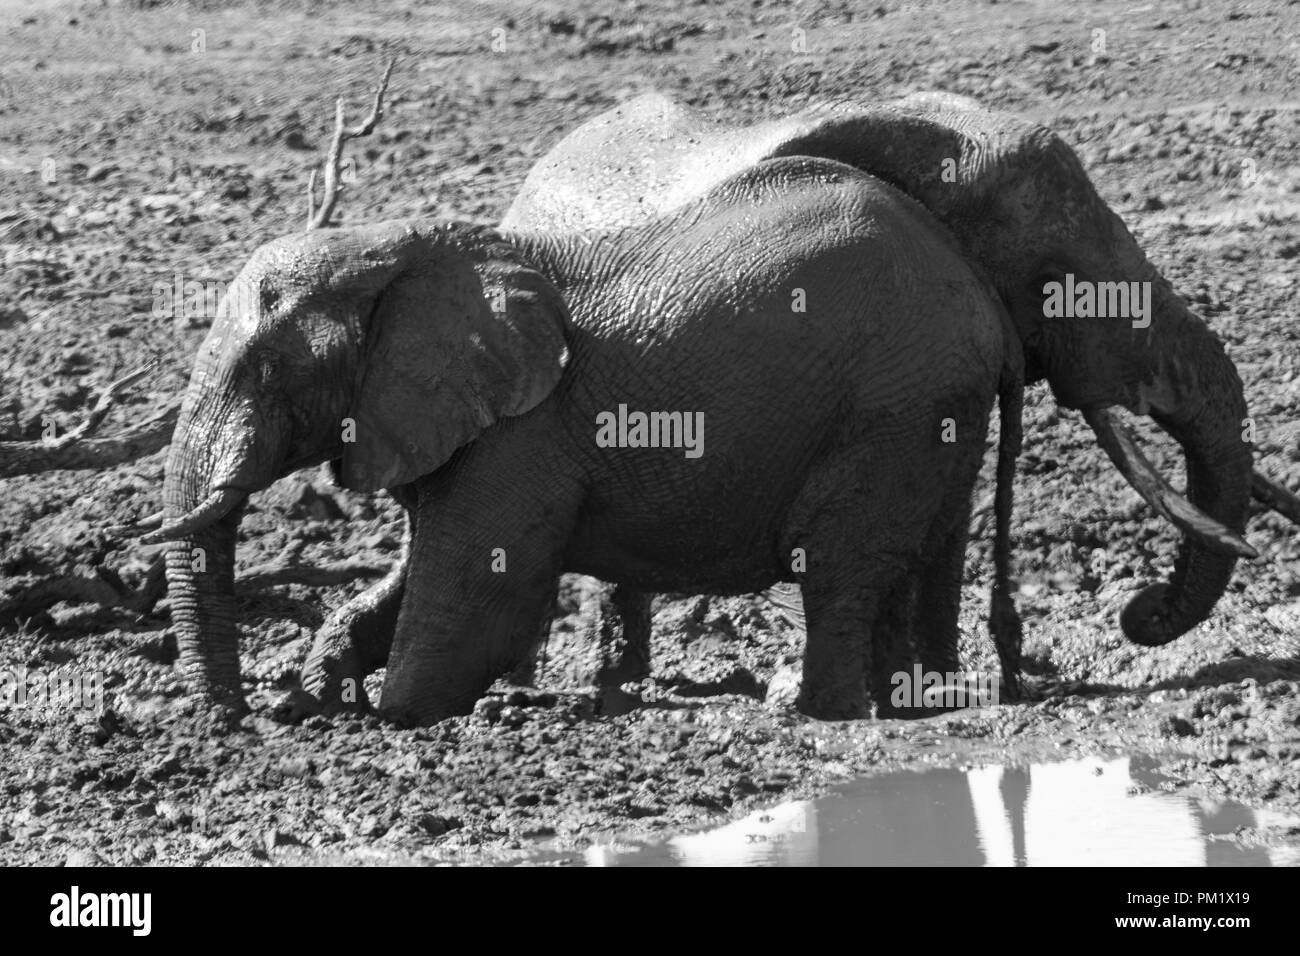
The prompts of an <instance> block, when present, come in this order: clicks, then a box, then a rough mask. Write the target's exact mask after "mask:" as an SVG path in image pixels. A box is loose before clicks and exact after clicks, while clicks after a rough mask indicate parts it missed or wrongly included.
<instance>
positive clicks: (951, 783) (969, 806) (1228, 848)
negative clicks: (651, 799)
mask: <svg viewBox="0 0 1300 956" xmlns="http://www.w3.org/2000/svg"><path fill="white" fill-rule="evenodd" d="M1155 771H1156V764H1155V762H1154V761H1152V760H1150V759H1147V758H1141V757H1133V758H1129V757H1122V758H1119V759H1113V760H1103V759H1088V760H1078V761H1071V762H1068V763H1055V764H1036V765H1034V766H1032V767H984V768H980V769H977V770H966V771H962V770H931V771H924V772H908V773H897V774H890V775H888V776H882V777H869V778H865V779H862V780H859V781H856V782H854V783H851V784H847V785H845V786H842V787H840V788H838V789H837V790H836V791H834V792H832V793H831V794H829V795H828V796H826V797H823V798H821V799H819V800H804V801H798V802H794V803H786V804H782V805H781V806H779V807H775V808H773V809H771V810H766V811H760V812H758V813H753V814H750V815H749V816H748V817H745V818H744V819H742V820H737V821H735V822H734V823H729V824H727V825H726V826H723V827H719V828H718V829H716V830H709V831H706V832H703V833H695V834H687V835H683V836H678V837H674V838H673V839H671V840H669V841H667V842H666V843H658V844H650V845H614V846H596V847H592V848H591V849H589V850H587V851H586V854H585V859H586V862H587V863H588V864H589V865H593V866H696V865H705V866H727V865H742V864H749V865H766V866H845V865H854V866H861V865H873V866H920V865H943V866H1065V865H1068V866H1110V865H1123V866H1135V865H1137V866H1269V865H1274V866H1296V865H1300V852H1298V851H1297V850H1296V849H1295V848H1293V847H1278V848H1270V847H1252V846H1242V845H1241V844H1239V843H1237V842H1234V841H1231V840H1222V839H1215V837H1217V836H1220V835H1231V834H1232V833H1234V832H1235V831H1236V830H1238V829H1239V828H1241V827H1265V826H1279V825H1293V824H1294V823H1296V821H1294V820H1291V819H1289V818H1287V817H1284V816H1282V815H1281V814H1277V813H1273V812H1270V811H1261V810H1251V809H1250V808H1248V807H1244V806H1242V805H1240V804H1237V803H1231V802H1224V803H1216V802H1209V801H1200V800H1197V799H1195V798H1192V797H1189V796H1186V795H1178V794H1168V793H1161V792H1158V791H1156V792H1149V793H1134V794H1130V793H1129V791H1130V789H1131V788H1133V787H1134V785H1135V784H1137V785H1141V787H1142V788H1152V787H1158V786H1159V784H1160V778H1159V777H1158V776H1157V774H1156V772H1155Z"/></svg>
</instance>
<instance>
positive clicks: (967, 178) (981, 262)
mask: <svg viewBox="0 0 1300 956" xmlns="http://www.w3.org/2000/svg"><path fill="white" fill-rule="evenodd" d="M780 156H809V157H822V158H826V159H833V160H837V161H840V162H843V163H846V164H848V165H850V166H853V167H855V168H858V169H861V170H863V171H864V172H868V173H870V174H872V175H874V176H876V177H879V178H880V179H882V180H884V181H886V182H889V183H890V184H892V185H894V186H896V187H897V188H899V189H901V190H902V191H903V192H905V193H906V194H908V195H909V196H911V197H912V198H913V199H915V200H917V201H918V202H920V203H921V204H922V205H923V206H924V207H925V208H926V209H927V210H928V211H929V212H930V213H931V214H932V215H933V217H934V218H935V219H937V220H938V222H939V223H940V225H941V226H942V227H943V228H944V229H945V230H946V231H947V232H948V233H949V234H950V235H951V237H952V238H953V239H954V241H955V242H956V244H957V246H958V248H959V249H960V250H961V253H962V256H963V258H964V259H965V261H966V262H967V264H968V265H969V266H970V267H971V268H972V269H974V270H975V271H976V272H977V273H978V274H979V275H981V276H982V277H983V278H985V279H986V280H987V281H989V282H990V283H991V284H992V285H993V287H994V288H995V289H996V291H997V295H998V298H999V300H1000V302H1001V303H1002V304H1003V306H1004V307H1005V308H1006V310H1007V312H1008V313H1009V315H1010V316H1011V320H1012V321H1013V323H1014V326H1015V328H1016V329H1017V331H1018V334H1019V338H1020V341H1021V344H1022V346H1023V352H1024V360H1025V376H1026V382H1027V383H1030V384H1032V383H1033V382H1037V381H1041V380H1043V379H1046V381H1047V382H1048V383H1049V385H1050V386H1051V389H1052V391H1053V393H1054V395H1055V397H1056V400H1057V402H1058V404H1059V405H1061V406H1063V407H1065V408H1069V409H1077V410H1081V411H1082V412H1083V414H1084V417H1085V419H1086V420H1087V422H1088V424H1089V425H1090V426H1091V428H1092V429H1093V431H1094V432H1095V434H1096V435H1097V438H1098V441H1099V443H1100V444H1101V446H1102V448H1103V449H1104V450H1105V451H1106V452H1107V454H1108V455H1109V456H1110V457H1111V458H1112V460H1113V461H1114V462H1115V464H1116V465H1117V466H1118V468H1119V470H1120V471H1121V473H1122V474H1123V475H1124V476H1125V477H1126V478H1127V479H1128V480H1129V481H1130V483H1132V484H1133V486H1134V487H1135V489H1136V490H1138V491H1139V493H1140V494H1141V495H1142V496H1143V497H1144V498H1145V499H1146V500H1147V501H1148V503H1150V504H1151V505H1152V507H1153V508H1154V509H1155V510H1156V511H1157V512H1158V513H1159V514H1161V515H1162V516H1163V517H1165V518H1167V519H1169V520H1171V521H1172V522H1173V523H1174V524H1175V525H1176V526H1177V527H1179V528H1180V529H1181V530H1182V531H1183V533H1184V539H1183V542H1182V544H1181V547H1180V551H1179V554H1178V558H1177V562H1176V565H1175V569H1174V572H1173V576H1172V578H1171V580H1170V581H1168V582H1158V583H1155V584H1152V585H1150V586H1148V587H1147V588H1145V589H1144V590H1142V591H1141V592H1139V594H1137V595H1136V596H1135V597H1134V598H1133V599H1132V600H1131V601H1130V602H1129V604H1128V605H1127V607H1126V608H1125V609H1124V611H1123V613H1122V614H1121V616H1120V626H1121V628H1122V630H1123V632H1124V634H1125V635H1126V636H1127V637H1128V638H1129V639H1130V640H1131V641H1134V642H1136V643H1138V644H1142V645H1147V646H1159V645H1162V644H1166V643H1168V642H1170V641H1172V640H1174V639H1175V638H1177V637H1178V636H1180V635H1182V634H1183V633H1185V632H1186V631H1188V630H1189V629H1190V628H1192V627H1194V626H1195V625H1197V624H1199V623H1200V622H1201V621H1203V620H1205V618H1206V617H1208V616H1209V614H1210V612H1211V610H1212V609H1213V607H1214V605H1215V603H1216V601H1217V600H1218V598H1219V597H1220V596H1221V595H1222V593H1223V591H1224V590H1225V588H1226V586H1227V584H1228V582H1229V579H1230V577H1231V574H1232V570H1233V567H1234V565H1235V563H1236V561H1237V559H1238V558H1239V557H1248V558H1249V557H1255V556H1256V552H1255V550H1254V549H1253V548H1252V547H1251V546H1250V545H1249V544H1248V543H1246V542H1245V540H1244V539H1243V538H1242V537H1241V532H1242V531H1243V529H1244V525H1245V521H1246V517H1247V510H1248V504H1249V501H1250V498H1251V495H1252V491H1253V492H1254V494H1255V496H1256V497H1257V498H1259V499H1260V500H1262V501H1265V502H1266V503H1267V504H1269V505H1270V506H1273V507H1278V508H1279V510H1283V511H1284V513H1286V514H1287V516H1288V517H1291V518H1292V519H1293V520H1295V511H1294V507H1293V505H1294V498H1293V497H1292V496H1290V495H1289V494H1288V493H1287V492H1286V491H1285V490H1284V489H1280V488H1279V487H1278V486H1276V485H1274V484H1273V483H1271V482H1270V481H1269V480H1268V479H1266V478H1264V477H1263V476H1261V475H1258V474H1253V475H1252V464H1251V458H1252V452H1251V445H1250V444H1249V443H1248V442H1247V441H1245V440H1244V439H1243V434H1244V433H1243V427H1244V423H1245V420H1246V417H1247V412H1246V405H1245V400H1244V397H1243V394H1242V385H1241V380H1240V378H1239V377H1238V374H1237V371H1236V368H1235V367H1234V365H1233V363H1232V361H1231V360H1230V359H1229V358H1228V356H1227V355H1226V353H1225V352H1224V349H1223V346H1222V344H1221V343H1220V342H1219V340H1218V339H1217V337H1216V336H1215V335H1214V334H1213V332H1211V331H1210V330H1209V329H1208V328H1207V326H1206V325H1205V323H1204V322H1203V321H1202V320H1201V319H1199V318H1198V317H1197V316H1195V315H1194V314H1192V313H1191V311H1190V310H1189V309H1188V307H1187V306H1186V304H1185V303H1184V302H1183V300H1181V299H1180V298H1179V297H1178V296H1177V294H1176V293H1175V292H1174V290H1173V289H1172V288H1171V286H1170V284H1169V283H1168V282H1167V281H1166V280H1165V279H1164V278H1163V276H1161V275H1160V273H1159V272H1158V271H1157V270H1156V268H1155V267H1154V266H1153V265H1152V264H1151V263H1150V262H1149V261H1148V260H1147V258H1146V256H1145V255H1144V254H1143V252H1142V250H1141V249H1140V248H1139V246H1138V244H1137V242H1136V241H1135V240H1134V239H1133V236H1132V235H1131V233H1130V232H1129V231H1128V229H1127V228H1126V227H1125V225H1124V223H1123V222H1122V221H1121V220H1120V218H1119V216H1117V215H1116V214H1115V213H1114V212H1113V211H1112V210H1111V209H1110V208H1109V207H1108V206H1107V205H1106V203H1105V202H1104V201H1103V200H1102V199H1101V197H1100V196H1099V195H1098V194H1097V192H1096V190H1095V188H1094V187H1093V185H1092V183H1091V182H1090V181H1089V179H1088V176H1087V174H1086V173H1085V172H1084V170H1083V167H1082V165H1081V164H1080V162H1079V160H1078V158H1077V156H1076V155H1075V154H1074V152H1073V150H1071V149H1070V148H1069V146H1067V145H1066V144H1065V143H1064V142H1063V141H1062V140H1061V138H1060V137H1059V136H1057V135H1055V134H1054V133H1052V132H1050V131H1049V130H1047V129H1045V128H1043V127H1042V126H1039V125H1037V124H1034V123H1031V122H1028V121H1025V120H1023V119H1020V118H1018V117H1016V116H1013V115H1010V114H1007V113H1004V112H998V111H994V110H989V109H985V108H983V107H982V106H981V105H980V104H979V103H977V102H976V101H975V100H972V99H970V98H968V97H964V96H957V95H953V94H948V93H933V92H929V93H915V94H911V95H910V96H907V97H903V98H901V99H899V100H897V101H895V102H892V103H888V104H884V105H879V106H873V107H864V106H860V105H855V104H844V103H839V104H828V105H819V106H813V107H810V108H808V109H805V110H803V111H802V112H799V113H796V114H795V115H793V116H789V117H786V118H781V119H774V120H769V121H766V122H761V123H757V124H754V125H750V126H729V125H726V124H719V123H715V122H712V121H710V120H709V119H707V118H706V117H705V116H704V115H703V114H702V113H700V112H699V111H697V110H693V109H691V108H689V107H686V106H682V105H679V104H677V103H675V102H673V101H672V100H671V99H670V98H668V97H666V96H664V95H662V94H659V93H647V94H644V95H642V96H639V97H637V98H635V99H632V100H630V101H628V102H626V103H623V104H621V105H620V106H618V107H615V108H614V109H611V110H609V111H607V112H605V113H602V114H600V115H599V116H597V117H595V118H593V119H591V120H589V121H588V122H587V123H585V124H584V125H582V126H580V127H579V128H577V129H576V130H574V131H573V132H572V133H570V134H569V135H568V136H566V137H565V138H564V139H562V140H561V141H560V142H559V143H558V144H557V145H555V146H554V147H553V148H552V149H551V150H550V152H548V153H547V154H546V155H545V156H544V157H543V158H542V159H541V160H539V161H538V162H537V164H536V165H535V166H534V167H533V169H532V171H531V172H530V173H529V174H528V177H527V179H526V181H525V183H524V185H523V187H522V189H521V190H520V192H519V194H518V196H517V197H516V199H515V200H514V203H513V204H512V205H511V207H510V209H509V211H508V212H507V213H506V216H505V218H504V219H503V220H502V227H503V228H506V229H536V228H552V229H557V228H558V229H568V228H590V227H592V226H594V225H600V226H602V227H606V228H610V227H616V226H624V227H626V226H632V225H635V224H639V223H644V222H649V221H653V220H654V219H655V218H657V217H661V216H664V215H668V214H671V213H672V212H673V211H674V210H677V209H679V208H681V207H682V206H683V205H686V204H689V203H690V202H693V201H694V200H695V198H696V197H698V196H699V195H701V194H703V193H706V192H707V191H708V190H709V189H711V188H712V187H713V185H714V184H715V183H717V182H719V181H721V180H724V179H726V178H728V177H730V176H734V175H737V174H738V173H739V172H741V171H743V170H745V169H748V168H752V167H753V166H754V165H756V164H761V163H763V162H767V161H769V160H771V159H772V158H775V157H780ZM1084 283H1093V284H1094V285H1095V286H1096V289H1097V290H1098V291H1100V290H1102V289H1103V288H1104V287H1106V286H1107V284H1114V283H1126V284H1130V285H1128V286H1126V288H1131V289H1142V290H1143V291H1145V292H1146V293H1147V294H1149V296H1150V299H1149V309H1148V311H1147V314H1146V315H1145V316H1144V317H1140V316H1138V317H1134V318H1133V321H1126V320H1125V319H1126V318H1127V317H1125V316H1121V317H1116V316H1109V317H1101V316H1099V315H1080V316H1078V317H1063V316H1049V315H1048V314H1047V313H1048V312H1049V311H1052V310H1050V309H1049V308H1048V301H1047V300H1048V298H1049V296H1048V295H1047V292H1048V290H1049V289H1050V288H1052V287H1053V284H1055V286H1056V287H1057V288H1060V287H1062V286H1064V287H1066V288H1072V287H1073V286H1075V285H1078V286H1082V285H1083V284H1084ZM1133 283H1137V284H1138V285H1136V286H1134V285H1131V284H1133ZM1112 288H1113V286H1112ZM1080 311H1081V312H1082V311H1083V310H1080ZM1088 311H1096V310H1088ZM1116 406H1120V407H1123V408H1126V409H1128V410H1129V411H1131V412H1133V413H1134V414H1137V415H1150V417H1151V418H1153V419H1154V420H1155V422H1156V423H1157V424H1158V425H1159V426H1160V427H1161V428H1163V429H1164V431H1166V432H1167V433H1168V434H1170V435H1171V436H1172V437H1173V438H1175V439H1176V440H1177V441H1178V442H1179V443H1180V445H1181V446H1182V448H1183V451H1184V454H1185V457H1186V462H1187V476H1188V477H1187V498H1190V504H1189V502H1188V501H1187V500H1186V499H1184V498H1183V497H1182V496H1180V495H1178V494H1177V493H1176V492H1174V491H1173V489H1172V488H1170V487H1169V486H1168V484H1167V483H1165V482H1164V480H1163V479H1162V478H1161V477H1160V476H1159V474H1158V473H1157V472H1156V471H1155V469H1154V468H1153V467H1152V466H1151V465H1150V463H1149V462H1147V460H1146V459H1145V457H1144V456H1143V455H1142V453H1141V451H1140V449H1139V448H1138V446H1137V444H1136V442H1135V441H1134V440H1133V438H1132V436H1131V435H1129V434H1128V432H1127V431H1126V430H1125V429H1124V428H1123V426H1122V424H1121V423H1120V422H1119V421H1118V419H1117V418H1116V417H1115V415H1114V411H1113V410H1114V408H1115V407H1116ZM999 650H1000V651H1002V649H1001V648H999ZM1006 659H1007V657H1006V655H1005V654H1004V655H1003V661H1004V668H1005V662H1006Z"/></svg>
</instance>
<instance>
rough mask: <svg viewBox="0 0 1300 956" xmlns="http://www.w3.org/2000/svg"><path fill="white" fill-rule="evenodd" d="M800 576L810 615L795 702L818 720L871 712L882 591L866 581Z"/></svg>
mask: <svg viewBox="0 0 1300 956" xmlns="http://www.w3.org/2000/svg"><path fill="white" fill-rule="evenodd" d="M808 577H809V580H808V581H807V582H806V583H805V582H800V584H801V587H802V589H803V603H804V610H805V613H806V615H807V621H808V643H807V646H806V647H805V649H804V661H803V681H802V686H801V687H800V689H799V697H798V700H797V701H796V702H795V706H796V707H797V708H798V709H799V710H800V711H802V712H803V713H805V714H807V715H808V716H809V717H815V718H817V719H818V720H856V719H858V718H861V717H869V716H870V715H871V708H870V703H869V701H868V698H867V675H868V674H869V673H870V672H871V650H872V641H871V636H872V624H873V622H874V619H875V617H876V611H877V609H878V606H879V597H878V592H877V591H876V590H875V589H873V588H870V587H866V586H857V587H854V586H846V584H845V583H843V582H832V581H822V580H816V579H815V576H813V575H809V576H808Z"/></svg>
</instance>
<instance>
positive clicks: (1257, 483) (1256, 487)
mask: <svg viewBox="0 0 1300 956" xmlns="http://www.w3.org/2000/svg"><path fill="white" fill-rule="evenodd" d="M1250 494H1251V497H1252V498H1254V499H1255V500H1256V501H1258V502H1260V503H1261V504H1263V505H1265V506H1267V507H1269V508H1272V509H1273V510H1274V511H1276V512H1277V513H1278V514H1280V515H1282V517H1284V518H1286V519H1288V520H1289V521H1291V522H1292V523H1293V524H1300V498H1297V497H1296V496H1295V495H1293V494H1292V493H1291V492H1289V491H1287V489H1286V488H1284V487H1282V486H1281V485H1279V484H1278V483H1277V482H1275V481H1273V480H1272V479H1271V478H1267V477H1265V476H1264V475H1262V474H1260V473H1259V472H1258V471H1255V472H1252V473H1251V476H1250Z"/></svg>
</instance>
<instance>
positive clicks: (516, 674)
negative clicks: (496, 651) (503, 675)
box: [508, 577, 560, 687]
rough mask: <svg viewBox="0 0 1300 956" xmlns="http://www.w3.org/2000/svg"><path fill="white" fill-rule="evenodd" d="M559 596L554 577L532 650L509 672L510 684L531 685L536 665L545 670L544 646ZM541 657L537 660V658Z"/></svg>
mask: <svg viewBox="0 0 1300 956" xmlns="http://www.w3.org/2000/svg"><path fill="white" fill-rule="evenodd" d="M559 596H560V579H559V578H558V577H557V578H556V579H555V587H554V588H553V589H552V590H551V597H550V599H549V600H548V601H547V602H546V604H545V607H546V610H545V611H544V613H543V615H542V619H541V620H540V621H539V622H538V624H537V637H536V639H535V641H534V644H533V650H532V651H530V652H529V653H528V654H525V655H524V658H523V660H521V661H520V662H519V663H518V665H516V666H515V669H514V670H512V671H511V672H510V675H509V678H508V680H509V681H510V683H512V684H519V685H521V686H525V687H533V686H535V685H536V683H537V667H538V664H540V665H541V667H542V670H543V672H545V670H546V646H547V642H548V641H549V640H550V637H551V625H552V624H553V623H555V612H556V606H555V602H556V601H557V600H558V599H559ZM539 657H540V658H541V660H540V661H539V660H538V658H539Z"/></svg>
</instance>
